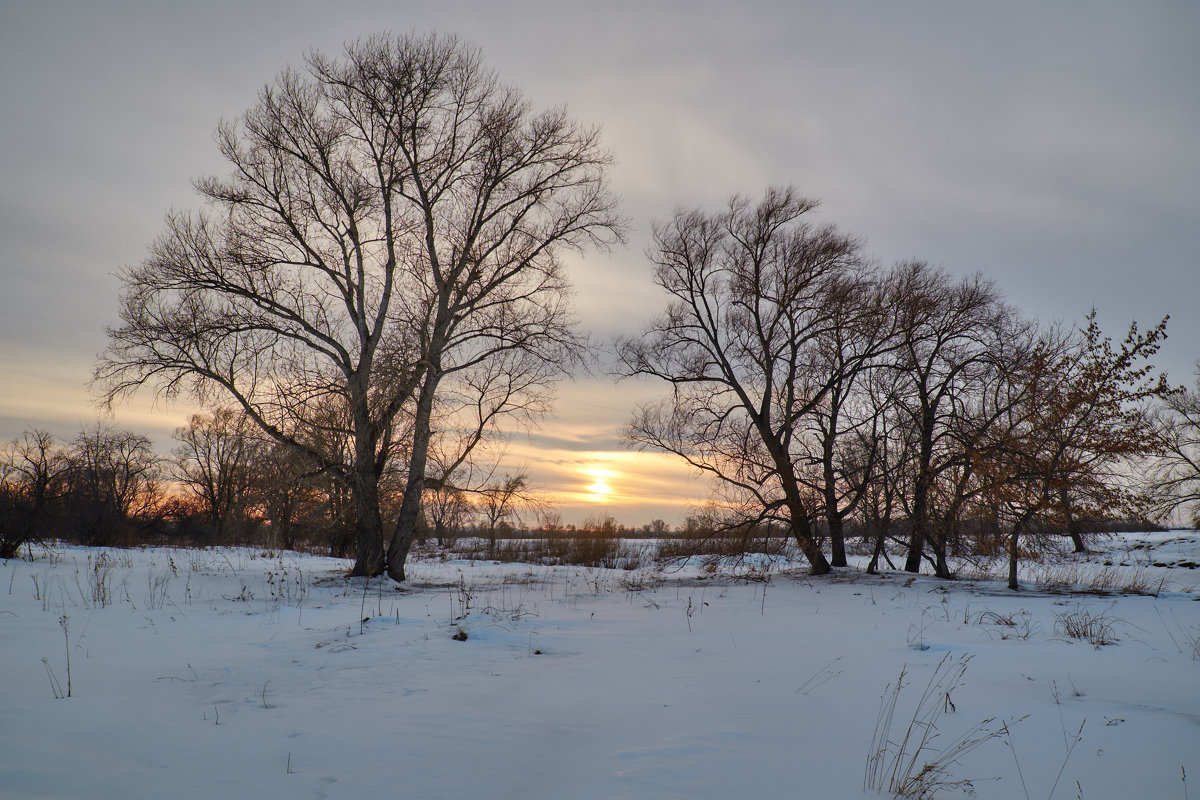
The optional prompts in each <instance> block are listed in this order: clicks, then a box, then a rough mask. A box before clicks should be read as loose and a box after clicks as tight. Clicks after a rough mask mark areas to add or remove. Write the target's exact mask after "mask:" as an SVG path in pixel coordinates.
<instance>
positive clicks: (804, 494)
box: [619, 188, 866, 574]
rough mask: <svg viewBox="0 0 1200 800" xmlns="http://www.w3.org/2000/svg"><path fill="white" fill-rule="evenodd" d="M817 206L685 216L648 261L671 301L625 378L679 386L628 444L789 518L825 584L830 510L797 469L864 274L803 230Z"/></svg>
mask: <svg viewBox="0 0 1200 800" xmlns="http://www.w3.org/2000/svg"><path fill="white" fill-rule="evenodd" d="M815 205H816V203H815V202H814V201H811V200H808V199H805V198H803V197H800V196H799V195H798V194H797V193H796V192H795V191H794V190H793V189H791V188H784V189H780V188H772V189H769V190H768V191H767V192H766V193H765V195H764V197H763V198H762V200H761V201H759V202H758V203H753V202H751V201H750V200H748V199H746V198H744V197H734V198H733V199H732V200H731V201H730V203H729V206H728V208H727V209H726V210H725V211H723V212H720V213H715V214H710V213H705V212H703V211H699V210H696V211H679V212H677V213H676V214H675V216H674V218H673V219H672V220H671V221H669V222H667V223H665V224H660V225H657V226H655V228H654V243H653V245H652V247H651V250H650V258H651V260H652V261H653V263H654V265H655V280H656V281H657V282H658V284H659V285H660V286H661V287H662V288H663V289H664V290H666V291H667V293H668V294H669V295H670V297H671V303H670V305H669V307H668V309H667V311H666V313H664V314H663V315H662V316H660V317H658V318H657V319H655V320H654V321H653V322H651V323H650V325H649V326H648V329H647V330H646V332H645V334H644V335H643V336H642V337H641V338H639V339H630V340H626V341H624V342H622V343H621V345H620V351H619V352H620V357H621V363H622V367H623V369H624V371H625V373H626V374H628V375H648V376H652V377H656V378H659V379H662V380H664V381H666V382H668V383H669V384H670V385H671V387H672V393H671V395H670V396H669V397H668V398H666V399H665V400H663V401H661V402H659V403H656V404H651V405H648V406H645V407H643V408H641V409H640V410H639V411H638V413H637V415H636V416H635V418H634V420H633V422H632V423H631V424H630V425H629V427H628V429H627V435H628V437H629V438H630V439H631V440H632V441H633V442H635V443H637V444H639V445H642V446H645V447H651V448H654V449H658V450H663V451H665V452H669V453H673V454H675V455H678V456H681V457H682V458H684V459H685V460H686V461H687V462H688V463H689V464H691V465H692V466H694V467H696V468H697V469H699V470H701V471H702V472H704V473H706V474H708V475H710V476H712V477H714V478H716V479H717V480H718V482H719V483H721V484H723V485H724V486H725V487H727V489H729V490H730V491H731V492H732V493H733V494H735V495H741V496H742V498H744V499H747V500H749V501H750V502H748V503H744V504H743V508H750V507H755V508H757V509H758V512H757V513H758V514H759V515H760V517H761V518H773V519H778V520H781V521H783V522H784V523H785V524H786V525H787V526H788V529H789V530H790V533H791V535H792V536H793V537H794V538H795V540H796V543H797V545H798V546H799V548H800V550H801V551H802V552H803V553H804V555H805V557H806V558H807V559H808V561H809V563H810V564H811V567H812V570H813V572H814V573H815V574H821V573H825V572H828V571H829V569H830V565H829V562H828V560H827V559H826V557H825V554H824V553H823V552H822V550H821V548H820V546H819V543H818V540H817V537H816V532H815V527H814V522H815V515H816V514H818V513H819V509H820V503H819V500H818V499H817V498H815V497H814V496H813V493H812V492H811V490H809V489H808V488H807V487H806V486H805V485H804V484H803V481H802V480H801V475H800V474H799V472H800V468H799V467H798V459H799V457H800V455H801V453H802V451H803V450H804V447H803V445H804V442H803V441H802V440H803V437H804V435H805V428H806V424H807V422H808V419H809V417H810V416H811V415H812V414H813V413H814V411H815V410H816V409H817V408H819V407H822V406H823V405H824V404H826V403H827V401H828V398H829V395H830V392H831V391H833V388H834V386H835V384H836V383H837V382H838V381H839V380H842V379H843V377H844V376H843V375H841V374H840V373H839V372H838V371H837V370H834V369H831V366H832V365H831V364H830V362H828V361H822V359H820V358H819V357H818V353H819V351H820V349H821V347H822V346H824V344H825V343H826V342H827V340H828V338H829V337H830V336H831V334H832V331H833V329H834V328H836V327H837V326H838V325H841V324H845V319H844V318H843V317H842V316H841V315H840V314H837V313H834V312H833V309H836V308H842V307H845V306H847V304H849V303H850V302H851V301H852V298H853V297H854V296H855V295H856V294H857V293H858V292H859V291H860V290H861V289H862V275H861V273H862V269H863V266H864V265H863V259H862V257H861V255H860V245H859V242H858V241H857V240H856V239H854V238H852V237H850V236H847V235H846V234H844V233H842V232H840V231H838V230H837V229H836V228H834V227H833V226H815V225H811V224H809V223H808V222H807V221H806V220H805V219H804V215H805V214H807V213H808V212H809V211H810V210H812V209H813V208H814V207H815ZM863 357H864V358H865V357H866V356H865V354H864V355H863ZM814 365H819V368H814Z"/></svg>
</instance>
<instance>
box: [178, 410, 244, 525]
mask: <svg viewBox="0 0 1200 800" xmlns="http://www.w3.org/2000/svg"><path fill="white" fill-rule="evenodd" d="M253 433H254V431H253V430H252V423H251V422H250V421H249V420H248V419H247V418H246V415H245V414H244V413H242V412H240V411H235V410H233V409H229V408H219V409H216V410H215V411H213V412H212V413H211V414H194V415H192V418H191V419H190V420H189V421H188V424H187V425H186V426H184V427H181V428H178V429H177V430H176V431H175V440H176V441H177V442H179V446H178V447H176V448H175V451H174V454H173V458H172V467H173V471H174V476H175V478H176V480H178V481H179V483H180V485H181V486H183V487H184V488H185V489H186V490H187V492H188V493H189V494H191V495H192V497H193V498H194V499H195V500H196V501H198V502H199V504H200V508H201V509H202V510H203V515H204V518H205V519H206V521H207V522H209V523H210V524H211V525H213V527H214V529H215V530H214V532H215V534H216V540H217V541H218V542H223V541H225V534H226V531H227V529H228V528H229V527H231V526H236V525H239V524H241V523H243V522H244V521H245V516H246V512H247V511H248V510H249V507H250V506H251V505H252V504H253V502H254V500H253V493H254V490H255V488H256V486H257V485H258V484H259V480H258V479H257V476H256V475H255V474H254V469H255V467H256V466H257V464H256V462H257V461H258V458H257V453H256V450H257V448H258V447H259V442H258V441H257V440H256V439H255V438H254V436H253Z"/></svg>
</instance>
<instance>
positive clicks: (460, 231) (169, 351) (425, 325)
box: [96, 36, 621, 580]
mask: <svg viewBox="0 0 1200 800" xmlns="http://www.w3.org/2000/svg"><path fill="white" fill-rule="evenodd" d="M306 66H307V69H306V71H305V72H303V73H301V72H297V71H293V70H288V71H285V72H284V73H282V74H281V75H280V76H279V77H278V78H277V79H276V80H275V81H274V82H273V83H272V84H270V85H269V86H267V87H266V88H264V89H263V91H262V92H261V93H260V96H259V100H258V103H257V104H256V105H255V106H254V107H253V108H251V109H250V110H249V111H247V112H246V113H245V114H244V115H242V118H241V123H240V125H233V124H222V125H221V127H220V129H219V130H218V135H217V140H218V145H219V147H220V149H221V153H222V155H223V156H224V157H225V159H226V160H227V161H228V162H229V163H230V164H231V166H232V173H231V175H230V177H228V178H227V179H224V180H221V179H217V178H206V179H203V180H200V181H198V182H197V184H196V185H197V188H198V190H199V191H200V193H201V195H202V196H203V197H204V198H205V199H206V200H207V201H208V203H209V205H210V209H211V210H209V211H206V212H202V213H199V214H172V215H171V216H169V217H168V219H167V232H166V233H165V234H164V235H163V236H162V237H160V239H159V240H158V241H157V242H156V243H155V245H154V247H153V249H152V253H151V256H150V258H148V259H147V260H146V262H144V263H143V264H142V265H140V266H138V267H135V268H132V269H129V270H126V272H125V274H124V280H125V284H126V291H125V294H124V296H123V298H122V307H121V320H122V324H121V325H120V326H119V327H116V328H113V329H110V331H109V347H108V349H107V351H106V352H105V355H104V357H103V360H102V362H101V364H100V366H99V367H98V369H97V371H96V377H97V379H98V381H99V382H100V383H101V384H102V385H103V386H104V387H105V389H106V393H107V394H106V396H107V399H108V401H109V402H112V401H113V400H114V399H115V398H117V397H120V396H122V395H125V394H128V393H130V392H132V391H134V390H136V389H137V388H138V387H140V386H143V385H146V384H150V385H153V386H155V387H156V388H157V389H158V390H159V391H161V392H164V393H165V394H166V395H167V396H168V397H170V396H174V395H176V394H178V393H180V392H183V391H190V392H193V393H195V394H196V395H197V396H199V397H200V398H201V399H207V398H209V397H217V396H219V397H221V398H223V399H225V400H228V401H232V402H234V403H235V404H237V405H238V406H240V407H241V408H242V409H243V410H244V411H245V412H246V414H247V416H248V417H249V418H250V419H251V420H252V421H254V423H255V424H257V425H258V426H259V427H260V428H262V430H264V431H265V432H267V434H269V435H270V436H271V437H273V438H274V439H275V440H277V441H279V442H281V443H284V444H286V445H287V446H289V447H291V448H293V449H295V450H297V451H299V452H301V453H303V454H304V455H305V456H306V457H307V458H308V459H309V460H310V461H312V462H313V463H315V464H318V465H319V466H320V467H321V468H322V469H324V470H326V471H328V472H329V473H331V474H333V475H335V476H338V477H340V478H341V479H342V480H344V481H345V482H346V485H347V486H349V487H350V488H351V489H352V494H353V497H354V517H355V520H356V525H357V530H358V536H357V539H358V553H357V556H358V557H357V561H356V564H355V568H354V571H355V573H356V574H364V575H374V574H378V573H379V572H381V571H383V569H384V568H385V566H386V568H387V570H388V573H389V574H390V575H391V576H392V577H393V578H395V579H396V580H403V578H404V561H405V558H406V557H407V553H408V547H409V546H410V545H411V542H412V538H413V535H414V531H415V524H416V520H417V516H418V512H419V510H420V500H421V495H422V493H423V490H424V482H425V466H426V462H427V457H428V448H429V442H430V438H431V436H432V434H433V431H432V427H431V423H430V420H431V419H432V418H433V415H434V410H435V407H436V400H437V398H438V396H439V393H440V391H441V388H442V385H443V382H444V381H445V380H446V379H447V376H451V375H454V374H456V373H459V372H463V371H468V370H472V369H474V368H475V367H477V366H478V365H481V364H485V363H487V362H490V361H492V360H494V359H497V358H500V359H503V358H504V357H506V354H509V353H512V352H522V353H525V354H528V355H530V356H531V357H533V358H534V359H535V360H537V361H539V362H540V363H542V364H545V365H556V366H559V367H565V366H569V365H570V364H571V363H572V361H573V359H575V358H576V357H577V355H578V353H579V351H580V348H581V347H582V342H581V341H580V340H579V339H578V338H577V337H576V335H575V334H574V333H573V332H572V324H573V319H572V315H571V311H570V307H569V305H568V302H567V281H566V278H565V275H564V274H563V269H562V266H561V263H560V260H559V255H560V253H561V251H562V250H563V249H564V248H578V247H582V246H584V245H586V244H597V243H602V242H604V241H607V240H608V239H609V238H611V237H613V236H614V235H619V229H620V225H621V222H620V220H619V219H618V217H617V216H616V214H615V211H614V208H615V201H614V199H613V197H612V196H611V195H610V194H609V192H608V191H607V189H606V186H605V182H604V174H605V170H606V168H607V166H608V164H609V161H610V158H609V156H608V154H607V153H606V152H605V151H604V150H602V149H601V147H600V145H599V138H598V134H597V132H596V131H595V130H592V129H588V128H583V127H581V126H579V125H577V124H575V123H573V122H571V121H570V120H569V119H568V118H567V116H566V114H565V112H564V111H563V110H561V109H555V110H551V111H548V112H542V113H534V112H532V111H531V109H530V107H529V105H528V103H527V102H526V101H525V100H523V99H522V97H521V96H520V94H519V93H518V92H517V91H516V90H515V89H512V88H510V87H506V86H503V85H502V84H500V83H499V82H498V80H497V79H496V77H495V75H494V74H492V73H491V72H489V71H488V70H486V69H485V68H484V67H483V65H482V62H481V59H480V57H479V54H478V52H477V51H476V50H475V49H473V48H471V47H468V46H466V45H465V44H463V43H461V42H460V41H458V40H457V39H455V38H453V37H446V36H428V37H417V36H404V37H397V38H393V37H387V36H377V37H372V38H369V39H365V40H360V41H356V42H352V43H350V44H349V45H347V47H346V50H345V53H344V55H343V57H342V58H341V59H338V60H335V59H331V58H328V57H326V56H323V55H321V54H319V53H313V54H311V55H310V56H309V57H308V59H307V62H306ZM543 374H544V373H543ZM330 397H333V398H336V401H337V403H339V404H340V405H341V406H342V407H343V408H344V409H345V414H346V420H347V433H348V434H349V442H350V443H351V448H350V450H351V452H350V453H349V457H348V458H344V459H342V458H338V457H336V456H335V455H333V454H331V453H329V452H323V451H322V449H321V448H318V447H314V446H313V445H312V443H311V442H310V441H308V440H306V438H305V431H306V430H307V428H308V425H309V420H308V418H307V412H308V411H309V409H310V406H311V404H312V403H313V402H314V401H315V402H318V403H320V402H324V401H325V399H326V398H330ZM402 412H403V413H404V414H405V415H407V416H408V418H409V419H410V420H411V428H412V435H411V437H409V438H408V439H407V440H406V441H407V446H408V452H406V453H404V454H402V458H403V460H404V461H405V462H406V463H405V472H406V474H407V485H406V488H405V490H404V496H403V501H402V503H401V506H400V509H399V512H398V520H397V524H396V529H395V532H394V534H393V536H392V539H391V545H390V547H389V548H388V551H387V556H386V563H385V555H384V550H383V538H384V531H383V518H382V514H381V511H380V497H379V492H380V489H379V482H380V478H381V476H382V475H383V473H384V472H385V470H386V469H387V468H388V464H389V462H390V461H391V460H392V459H393V457H394V456H395V455H396V454H395V453H394V452H393V445H394V443H395V442H396V441H397V437H396V436H395V433H396V431H395V428H396V426H397V420H398V417H399V416H400V415H401V413H402Z"/></svg>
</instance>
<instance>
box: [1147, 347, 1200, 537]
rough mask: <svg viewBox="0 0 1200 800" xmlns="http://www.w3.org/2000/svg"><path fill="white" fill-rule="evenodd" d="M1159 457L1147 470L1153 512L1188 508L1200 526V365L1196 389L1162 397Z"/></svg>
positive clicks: (1194, 520) (1157, 418)
mask: <svg viewBox="0 0 1200 800" xmlns="http://www.w3.org/2000/svg"><path fill="white" fill-rule="evenodd" d="M1155 421H1156V425H1157V428H1158V431H1159V437H1160V441H1161V442H1162V454H1161V456H1160V457H1159V458H1157V459H1155V460H1154V461H1153V462H1152V464H1151V468H1150V477H1151V481H1152V482H1153V484H1154V488H1155V494H1156V510H1157V511H1158V512H1159V513H1160V514H1162V515H1164V516H1166V515H1169V514H1171V513H1173V512H1175V511H1178V510H1180V509H1191V512H1192V522H1193V524H1194V525H1196V526H1197V527H1200V364H1198V365H1197V367H1196V386H1195V388H1193V389H1188V390H1181V391H1179V392H1177V393H1175V394H1172V395H1170V396H1169V397H1167V398H1165V400H1164V401H1163V404H1162V408H1160V409H1159V411H1158V413H1157V414H1156V419H1155Z"/></svg>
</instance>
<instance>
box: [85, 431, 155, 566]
mask: <svg viewBox="0 0 1200 800" xmlns="http://www.w3.org/2000/svg"><path fill="white" fill-rule="evenodd" d="M67 459H68V462H69V467H68V469H67V473H66V474H67V480H68V493H69V495H70V505H71V510H72V511H73V514H74V516H75V524H76V527H77V529H76V535H77V536H78V537H79V538H80V540H81V541H83V542H84V543H85V544H90V545H96V546H106V545H109V544H114V543H117V544H119V543H122V542H127V541H131V540H132V539H133V538H134V534H135V533H136V532H137V530H138V529H139V528H142V527H144V526H146V525H147V524H149V523H152V522H156V521H157V519H158V516H157V515H158V511H159V505H160V501H161V499H162V498H161V493H160V485H159V479H160V475H161V470H160V459H159V457H158V456H157V455H156V454H155V453H154V451H153V449H152V448H151V446H150V440H149V439H147V438H146V437H145V436H143V435H141V434H139V433H134V432H132V431H125V430H120V429H117V428H113V427H111V426H107V425H103V424H99V423H97V425H96V426H95V427H94V428H92V429H90V430H84V431H81V432H80V434H79V435H78V436H77V437H75V439H74V441H73V442H72V443H71V447H70V450H69V451H68V454H67Z"/></svg>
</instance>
